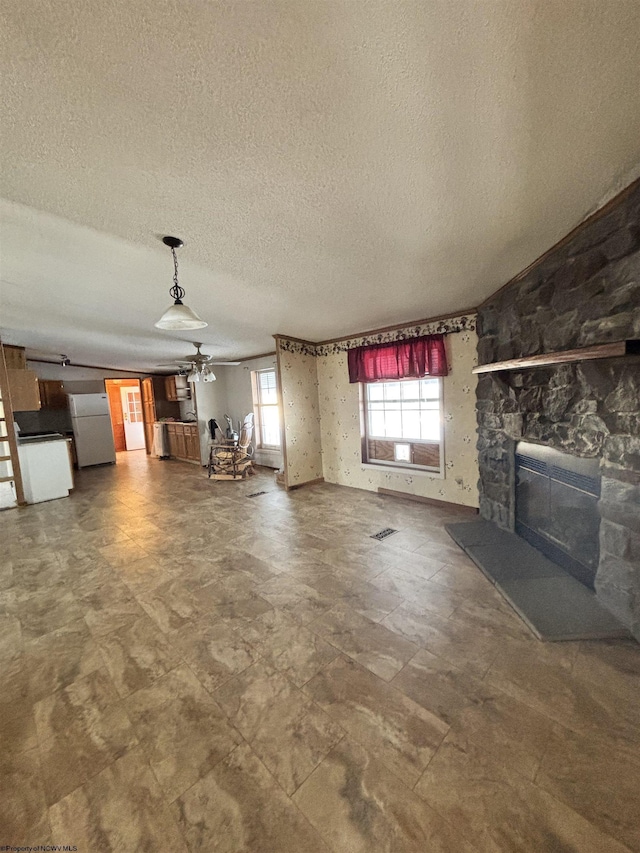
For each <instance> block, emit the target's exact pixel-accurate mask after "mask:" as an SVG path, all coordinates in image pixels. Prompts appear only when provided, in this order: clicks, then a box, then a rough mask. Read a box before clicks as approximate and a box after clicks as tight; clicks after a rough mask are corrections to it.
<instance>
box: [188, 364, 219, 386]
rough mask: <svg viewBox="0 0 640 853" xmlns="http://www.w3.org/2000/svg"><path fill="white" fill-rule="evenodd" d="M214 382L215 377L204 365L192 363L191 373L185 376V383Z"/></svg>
mask: <svg viewBox="0 0 640 853" xmlns="http://www.w3.org/2000/svg"><path fill="white" fill-rule="evenodd" d="M201 380H202V382H215V381H216V375H215V373H214V372H213V370H210V369H209V368H208V367H207V365H206V364H196V363H195V362H194V364H193V367H192V368H191V372H190V373H189V375H188V376H187V382H200V381H201Z"/></svg>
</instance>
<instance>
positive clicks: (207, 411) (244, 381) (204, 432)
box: [192, 355, 282, 468]
mask: <svg viewBox="0 0 640 853" xmlns="http://www.w3.org/2000/svg"><path fill="white" fill-rule="evenodd" d="M275 363H276V357H275V355H273V356H265V357H263V358H255V359H252V360H251V361H245V362H243V363H242V364H239V365H233V366H231V365H229V366H225V365H220V366H218V365H215V366H214V367H213V372H214V373H215V375H216V381H215V382H207V383H198V384H197V385H196V384H195V383H194V384H193V385H192V388H195V397H196V405H197V412H198V424H199V425H200V450H201V455H202V464H203V465H205V464H206V462H207V461H208V459H209V438H210V436H209V428H208V423H209V420H210V418H215V419H216V420H217V421H218V424H219V425H220V427H221V429H222V430H223V432H224V430H226V428H227V422H226V421H225V419H224V416H225V415H229V417H230V418H231V420H232V421H233V427H234V429H237V427H238V421H242V420H244V418H245V415H247V414H249V412H252V411H253V392H252V390H251V371H252V370H265V369H267V368H269V367H275ZM253 443H254V445H255V443H256V437H255V434H254V442H253ZM254 460H255V462H256V464H257V465H266V466H268V467H269V468H280V467H281V466H282V451H276V450H256V451H255V456H254Z"/></svg>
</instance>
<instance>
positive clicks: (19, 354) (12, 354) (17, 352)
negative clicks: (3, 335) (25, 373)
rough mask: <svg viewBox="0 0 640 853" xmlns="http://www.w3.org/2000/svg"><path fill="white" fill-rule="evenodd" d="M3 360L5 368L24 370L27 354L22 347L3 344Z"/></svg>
mask: <svg viewBox="0 0 640 853" xmlns="http://www.w3.org/2000/svg"><path fill="white" fill-rule="evenodd" d="M2 348H3V350H4V360H5V362H6V365H7V370H26V369H27V356H26V354H25V349H24V347H14V346H11V345H10V344H3V345H2Z"/></svg>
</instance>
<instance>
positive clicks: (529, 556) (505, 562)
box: [465, 533, 567, 583]
mask: <svg viewBox="0 0 640 853" xmlns="http://www.w3.org/2000/svg"><path fill="white" fill-rule="evenodd" d="M507 536H511V537H512V538H511V539H509V540H508V541H505V542H503V543H500V544H496V545H473V546H471V547H470V548H466V549H465V550H466V552H467V554H468V555H469V556H470V557H471V559H472V560H473V562H474V563H475V564H476V565H477V566H478V568H480V569H482V571H483V572H484V573H485V575H487V577H488V578H489V579H490V580H491V581H493V583H499V582H502V581H507V580H510V581H516V580H531V579H532V578H561V577H566V575H567V573H566V572H565V571H564V569H561V568H560V566H556V564H555V563H552V562H551V560H547V558H546V557H545V556H543V555H542V554H541V553H540V552H539V551H536V549H535V548H533V547H532V546H531V545H529V543H528V542H525V541H524V539H520V537H519V536H517V535H516V534H515V533H511V534H507Z"/></svg>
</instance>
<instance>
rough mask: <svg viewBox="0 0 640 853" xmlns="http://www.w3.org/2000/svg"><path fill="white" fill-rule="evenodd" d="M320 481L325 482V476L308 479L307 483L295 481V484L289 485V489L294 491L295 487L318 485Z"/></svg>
mask: <svg viewBox="0 0 640 853" xmlns="http://www.w3.org/2000/svg"><path fill="white" fill-rule="evenodd" d="M318 483H324V477H318V479H317V480H307V481H306V483H295V485H293V486H287V491H288V492H293V491H294V489H301V488H302V487H303V486H317V485H318Z"/></svg>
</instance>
